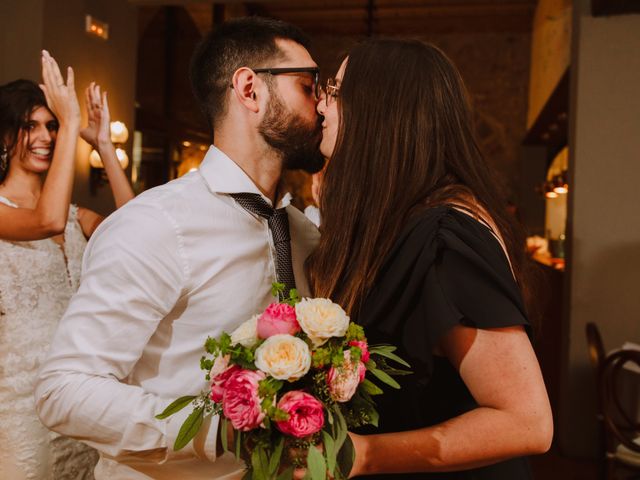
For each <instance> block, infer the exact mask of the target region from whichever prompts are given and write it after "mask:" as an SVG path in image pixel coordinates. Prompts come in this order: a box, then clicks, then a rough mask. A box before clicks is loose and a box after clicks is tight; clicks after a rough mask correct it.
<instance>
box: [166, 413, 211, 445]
mask: <svg viewBox="0 0 640 480" xmlns="http://www.w3.org/2000/svg"><path fill="white" fill-rule="evenodd" d="M203 419H204V407H199V408H196V409H195V410H194V411H193V412H191V414H189V416H188V417H187V419H186V420H185V421H184V423H183V424H182V426H181V427H180V431H179V432H178V436H177V437H176V441H175V443H174V444H173V449H174V450H180V449H181V448H183V447H184V446H185V445H186V444H187V443H189V442H190V441H191V439H192V438H193V437H195V436H196V434H197V433H198V430H200V427H201V426H202V420H203Z"/></svg>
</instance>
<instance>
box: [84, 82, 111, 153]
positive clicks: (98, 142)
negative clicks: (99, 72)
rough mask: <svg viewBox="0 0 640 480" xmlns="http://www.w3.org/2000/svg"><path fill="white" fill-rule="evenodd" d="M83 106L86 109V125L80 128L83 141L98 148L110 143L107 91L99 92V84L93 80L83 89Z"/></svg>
mask: <svg viewBox="0 0 640 480" xmlns="http://www.w3.org/2000/svg"><path fill="white" fill-rule="evenodd" d="M84 100H85V107H86V109H87V121H88V123H87V126H86V127H85V128H83V129H82V130H80V136H81V137H82V139H83V140H84V141H86V142H87V143H88V144H90V145H91V146H92V147H93V148H95V149H96V150H98V149H99V148H100V147H101V146H102V147H104V146H108V145H110V144H111V131H110V123H111V115H110V114H109V104H108V102H107V92H103V93H102V94H100V85H97V84H96V83H95V82H91V84H90V85H89V86H88V87H87V89H86V90H85V95H84Z"/></svg>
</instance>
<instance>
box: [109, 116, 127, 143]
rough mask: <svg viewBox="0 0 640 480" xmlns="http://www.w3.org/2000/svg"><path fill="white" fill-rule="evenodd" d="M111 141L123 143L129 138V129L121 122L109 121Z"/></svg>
mask: <svg viewBox="0 0 640 480" xmlns="http://www.w3.org/2000/svg"><path fill="white" fill-rule="evenodd" d="M110 128H111V141H112V142H113V143H125V142H126V141H127V139H128V138H129V130H128V129H127V126H126V125H125V124H124V123H123V122H119V121H115V122H111V125H110Z"/></svg>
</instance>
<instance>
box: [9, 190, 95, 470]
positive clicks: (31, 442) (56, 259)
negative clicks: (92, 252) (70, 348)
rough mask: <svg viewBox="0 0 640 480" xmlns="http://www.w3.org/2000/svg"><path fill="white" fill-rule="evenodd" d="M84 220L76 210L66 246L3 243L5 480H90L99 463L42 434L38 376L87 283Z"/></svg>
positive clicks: (45, 432) (69, 223)
mask: <svg viewBox="0 0 640 480" xmlns="http://www.w3.org/2000/svg"><path fill="white" fill-rule="evenodd" d="M0 202H2V203H5V204H7V205H10V206H13V207H16V205H14V204H13V203H12V202H10V201H9V200H7V199H6V198H4V197H0ZM77 212H78V208H77V207H76V206H75V205H71V206H70V210H69V217H68V221H67V225H66V228H65V231H64V246H62V245H60V244H58V243H56V241H54V240H53V239H51V238H49V239H44V240H35V241H28V242H17V241H16V242H13V241H5V240H0V445H2V447H1V448H0V478H3V479H4V478H7V479H8V478H11V479H20V478H25V479H38V480H40V479H47V478H54V479H56V480H57V479H62V478H65V479H67V478H68V479H71V478H74V479H76V478H86V475H84V474H82V473H81V471H82V470H83V469H84V471H85V472H86V471H87V466H86V465H84V464H85V463H86V462H88V461H89V462H90V461H94V460H95V458H93V457H95V453H93V452H90V453H86V452H89V451H88V447H85V446H84V445H82V444H80V443H78V442H74V441H71V440H69V439H66V438H62V437H59V436H58V435H56V434H54V433H52V432H49V431H48V430H47V429H46V428H45V427H44V426H42V425H41V424H40V422H39V421H38V418H37V416H36V414H35V410H34V400H33V384H34V380H35V376H36V374H37V371H38V369H39V367H40V364H41V362H42V361H43V360H44V358H45V356H46V355H47V352H48V350H49V342H50V341H51V338H52V336H53V333H54V331H55V328H56V326H57V324H58V321H59V320H60V318H61V317H62V315H63V313H64V312H65V310H66V308H67V304H68V303H69V299H70V298H71V296H72V295H73V293H74V292H75V291H76V290H77V288H78V283H79V281H80V268H81V262H82V254H83V252H84V248H85V246H86V240H85V237H84V234H83V233H82V230H81V228H80V224H79V223H78V220H77ZM82 452H85V453H82ZM87 455H88V457H87ZM74 462H75V463H76V464H75V465H74ZM78 463H79V464H78ZM88 471H89V472H90V470H88Z"/></svg>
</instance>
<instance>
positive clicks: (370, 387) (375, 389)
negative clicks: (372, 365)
mask: <svg viewBox="0 0 640 480" xmlns="http://www.w3.org/2000/svg"><path fill="white" fill-rule="evenodd" d="M360 385H361V386H362V389H363V390H364V391H365V392H367V393H368V394H369V395H382V394H383V393H384V392H383V391H382V389H381V388H380V387H379V386H377V385H376V384H375V383H373V382H372V381H371V380H369V379H368V378H365V379H364V381H363V382H362V383H361V384H360Z"/></svg>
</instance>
